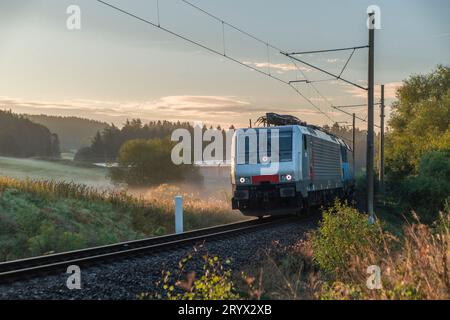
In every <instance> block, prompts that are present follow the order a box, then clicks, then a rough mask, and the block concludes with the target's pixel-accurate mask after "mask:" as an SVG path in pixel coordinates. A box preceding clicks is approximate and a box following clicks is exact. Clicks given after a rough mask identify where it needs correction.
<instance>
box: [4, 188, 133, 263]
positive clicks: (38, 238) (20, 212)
mask: <svg viewBox="0 0 450 320" xmlns="http://www.w3.org/2000/svg"><path fill="white" fill-rule="evenodd" d="M122 210H123V209H119V208H117V207H114V206H113V205H112V204H111V203H106V202H103V201H98V200H97V201H87V200H76V199H63V198H53V199H50V198H47V199H46V198H43V197H41V196H39V195H35V194H31V193H24V192H21V191H19V190H17V189H11V188H7V189H4V190H3V191H2V192H0V230H1V236H0V247H1V248H2V249H1V250H0V261H5V260H11V259H18V258H24V257H29V256H35V255H42V254H47V253H52V252H61V251H66V250H74V249H81V248H84V247H89V246H96V245H103V244H109V243H114V242H119V241H125V240H130V239H136V238H137V237H138V236H139V235H140V234H139V233H137V232H136V231H134V230H133V225H132V219H131V216H130V215H126V214H123V211H122Z"/></svg>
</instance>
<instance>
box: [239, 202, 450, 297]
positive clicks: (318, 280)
mask: <svg viewBox="0 0 450 320" xmlns="http://www.w3.org/2000/svg"><path fill="white" fill-rule="evenodd" d="M339 210H344V211H347V214H344V216H343V218H344V219H345V221H347V222H348V221H349V220H348V214H354V215H355V217H356V214H359V213H357V212H353V213H352V212H350V213H349V212H348V210H350V209H346V208H342V207H340V208H339V207H336V208H335V210H334V214H335V215H334V216H333V217H332V218H331V219H334V220H335V222H333V223H332V224H331V226H332V225H336V222H338V223H342V222H340V220H341V213H340V211H339ZM449 214H450V211H449V210H448V209H447V211H446V212H443V213H441V218H440V219H439V220H438V221H436V222H435V223H434V224H433V225H425V224H422V223H421V222H420V221H419V220H418V218H417V216H415V215H414V213H413V214H411V216H412V217H415V218H414V219H415V220H412V221H411V222H404V223H403V225H402V227H401V228H402V232H401V235H402V236H401V237H400V238H399V237H396V236H394V235H392V234H391V233H390V232H388V231H386V229H384V227H383V225H380V227H379V236H380V237H381V240H382V245H381V246H372V245H370V246H362V247H361V239H357V238H353V236H354V230H355V229H354V228H351V227H349V228H345V229H343V231H342V232H341V234H340V235H334V236H333V237H344V238H345V239H352V238H353V239H354V240H353V242H354V243H353V244H352V243H347V247H348V248H349V250H350V251H349V250H345V249H342V250H341V251H340V252H341V253H342V257H341V258H339V257H337V256H336V255H332V256H330V261H327V260H326V258H327V256H326V255H325V254H324V253H326V252H327V250H331V249H332V248H328V246H330V245H331V246H332V245H333V243H334V240H336V239H334V238H333V239H331V240H330V241H329V240H327V239H328V231H329V230H330V227H331V226H330V225H328V223H327V222H325V224H322V225H321V227H320V228H319V230H318V231H317V232H315V233H312V234H310V235H308V236H307V237H306V238H305V239H303V240H301V241H299V242H298V243H296V244H295V245H293V246H290V247H280V246H278V247H277V246H274V248H272V249H271V250H269V251H267V252H266V255H265V258H264V259H263V261H262V262H260V263H258V264H254V265H252V266H249V267H248V269H246V270H245V273H247V274H251V275H253V278H254V279H255V278H256V279H260V281H258V286H257V288H256V289H257V291H258V292H260V293H261V294H260V295H259V296H258V298H261V299H294V300H295V299H324V300H329V299H333V300H334V299H337V300H360V299H375V300H436V299H445V300H448V299H450V280H449V279H450V264H449V254H450V251H449V249H450V234H449V230H450V218H449ZM355 219H358V218H357V217H356V218H355ZM364 219H365V218H364ZM317 236H319V237H321V239H322V241H321V242H320V243H319V245H317V239H316V237H317ZM363 236H364V235H363ZM370 237H372V235H370ZM314 243H316V246H315V245H314ZM357 247H361V248H364V251H363V252H358V251H355V248H357ZM350 252H354V253H353V254H351V255H349V253H350ZM355 252H356V253H355ZM318 253H320V254H321V256H320V257H321V259H319V260H318V259H317V255H318ZM336 262H338V263H344V264H345V266H344V267H345V268H336V269H335V270H333V272H332V273H330V272H328V271H329V269H328V268H323V266H322V265H323V263H325V266H328V265H329V264H335V263H336ZM372 265H376V266H379V268H380V270H381V274H380V275H381V279H380V280H381V288H378V289H369V288H368V286H367V281H368V279H369V275H370V274H368V273H367V268H368V267H369V266H372ZM327 269H328V270H327ZM243 287H245V284H244V285H243Z"/></svg>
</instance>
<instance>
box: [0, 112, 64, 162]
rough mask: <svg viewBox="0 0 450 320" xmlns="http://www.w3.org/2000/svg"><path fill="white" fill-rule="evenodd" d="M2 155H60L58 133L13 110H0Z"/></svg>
mask: <svg viewBox="0 0 450 320" xmlns="http://www.w3.org/2000/svg"><path fill="white" fill-rule="evenodd" d="M0 155H2V156H7V157H19V158H28V157H59V156H60V150H59V139H58V135H57V134H54V133H51V132H50V130H49V129H48V128H46V127H45V126H43V125H40V124H37V123H34V122H32V121H30V120H29V119H27V118H25V117H24V116H21V115H17V114H14V113H13V112H12V111H2V110H0Z"/></svg>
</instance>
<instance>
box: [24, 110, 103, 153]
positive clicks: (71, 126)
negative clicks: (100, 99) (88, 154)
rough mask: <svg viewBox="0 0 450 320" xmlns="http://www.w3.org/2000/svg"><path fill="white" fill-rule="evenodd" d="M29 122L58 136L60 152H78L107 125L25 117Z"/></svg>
mask: <svg viewBox="0 0 450 320" xmlns="http://www.w3.org/2000/svg"><path fill="white" fill-rule="evenodd" d="M25 117H26V118H28V119H30V120H31V121H33V122H35V123H38V124H41V125H44V126H46V127H47V128H49V129H50V131H51V132H54V133H56V134H57V135H58V137H59V140H60V144H61V150H63V151H71V150H78V149H80V148H82V147H86V146H89V145H90V144H91V140H92V138H93V137H94V136H95V134H96V133H97V132H98V131H103V129H105V128H106V127H108V124H107V123H105V122H100V121H95V120H89V119H84V118H77V117H59V116H48V115H43V114H41V115H25Z"/></svg>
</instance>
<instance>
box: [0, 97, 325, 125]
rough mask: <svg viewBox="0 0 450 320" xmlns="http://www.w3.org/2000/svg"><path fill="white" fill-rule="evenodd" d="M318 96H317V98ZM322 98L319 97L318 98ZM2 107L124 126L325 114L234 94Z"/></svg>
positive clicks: (0, 102)
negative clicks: (136, 122)
mask: <svg viewBox="0 0 450 320" xmlns="http://www.w3.org/2000/svg"><path fill="white" fill-rule="evenodd" d="M313 99H314V98H313ZM317 99H320V98H317ZM317 101H319V100H317ZM0 109H12V110H13V112H16V113H22V114H23V113H26V114H47V115H55V116H75V117H82V118H88V119H93V120H99V121H106V122H110V123H114V124H115V125H117V126H119V127H120V126H121V125H123V124H124V123H125V121H126V120H127V119H133V118H140V119H142V120H143V121H151V120H168V121H188V122H191V123H194V122H196V121H201V122H204V123H205V124H212V125H217V124H220V125H222V126H223V127H226V126H229V125H231V124H234V125H235V126H246V125H247V124H248V119H253V120H256V118H257V117H259V116H261V115H263V114H265V113H267V112H278V113H281V114H292V115H295V116H297V117H299V118H301V119H302V120H305V121H308V122H310V123H316V124H317V123H320V122H321V121H322V120H323V115H322V114H321V113H320V112H319V111H317V110H315V109H312V108H310V107H307V108H302V107H299V106H298V104H296V103H294V104H292V105H290V106H280V105H273V104H267V103H266V104H264V105H261V104H255V103H250V102H248V101H244V100H243V99H239V98H237V97H234V96H201V95H178V96H165V97H161V98H159V99H155V100H148V101H102V100H86V99H74V100H63V101H44V100H26V99H16V98H9V97H1V96H0Z"/></svg>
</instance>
